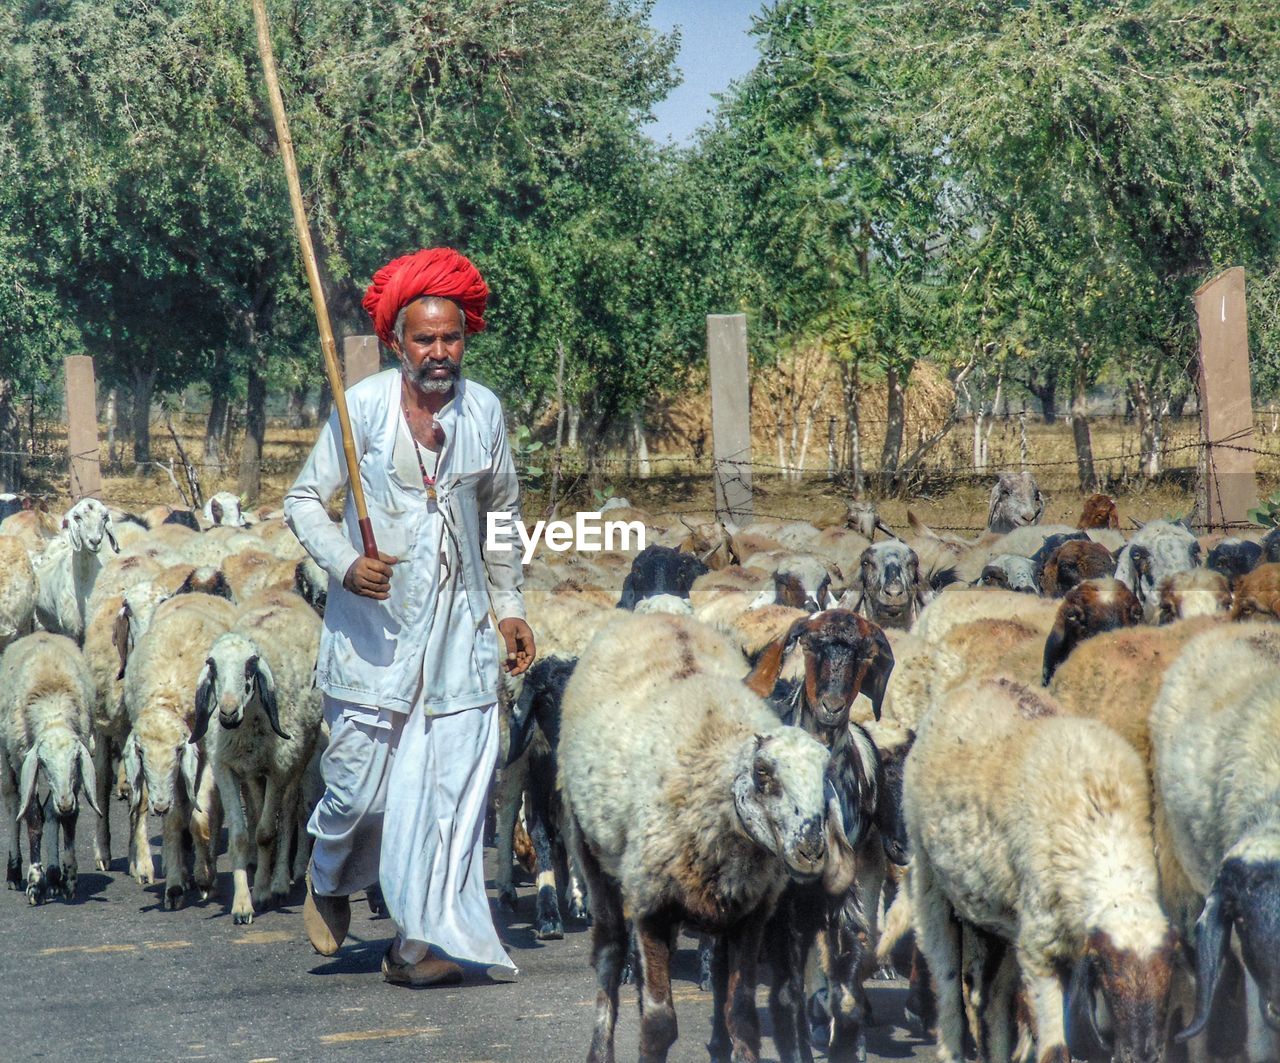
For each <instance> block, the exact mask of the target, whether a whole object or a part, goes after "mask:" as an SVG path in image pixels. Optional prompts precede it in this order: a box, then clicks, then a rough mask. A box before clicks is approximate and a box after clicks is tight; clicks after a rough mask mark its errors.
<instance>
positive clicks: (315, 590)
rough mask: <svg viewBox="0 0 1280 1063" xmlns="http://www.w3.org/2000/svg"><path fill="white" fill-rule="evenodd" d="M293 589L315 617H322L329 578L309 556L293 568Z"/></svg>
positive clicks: (327, 597)
mask: <svg viewBox="0 0 1280 1063" xmlns="http://www.w3.org/2000/svg"><path fill="white" fill-rule="evenodd" d="M293 589H294V590H295V591H296V592H297V593H298V595H299V596H300V597H301V598H302V600H303V601H305V602H306V603H307V604H308V605H309V606H311V608H312V609H314V610H315V612H316V615H318V616H324V607H325V604H326V603H327V602H328V600H329V577H328V576H327V575H326V574H325V571H324V569H322V568H321V567H320V566H319V565H317V564H316V563H315V561H314V560H313V559H312V558H311V556H310V555H308V556H307V557H304V558H303V559H302V560H301V561H299V562H298V564H297V567H296V568H294V570H293Z"/></svg>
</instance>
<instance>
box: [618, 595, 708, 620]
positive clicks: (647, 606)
mask: <svg viewBox="0 0 1280 1063" xmlns="http://www.w3.org/2000/svg"><path fill="white" fill-rule="evenodd" d="M632 612H634V613H641V614H644V613H671V614H672V615H673V616H693V606H691V605H690V604H689V599H688V598H677V597H676V596H675V595H674V594H653V595H650V596H649V597H648V598H641V599H640V601H638V602H636V607H635V609H633V610H632Z"/></svg>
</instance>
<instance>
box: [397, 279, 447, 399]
mask: <svg viewBox="0 0 1280 1063" xmlns="http://www.w3.org/2000/svg"><path fill="white" fill-rule="evenodd" d="M463 344H464V338H463V331H462V312H461V311H460V310H459V309H458V307H457V306H456V305H454V304H453V303H451V302H449V301H448V300H445V299H419V300H418V301H417V302H414V303H410V304H409V308H408V310H407V311H406V313H405V318H404V341H403V343H393V344H392V347H393V348H395V351H396V353H397V354H398V355H399V356H400V364H401V366H402V367H403V369H404V373H405V375H406V376H407V377H408V378H409V380H410V381H411V382H412V383H413V384H414V385H416V386H417V387H418V388H420V389H421V390H422V391H437V392H448V391H450V390H451V389H452V388H453V384H454V381H455V380H457V379H458V376H459V374H460V373H461V371H462V348H463Z"/></svg>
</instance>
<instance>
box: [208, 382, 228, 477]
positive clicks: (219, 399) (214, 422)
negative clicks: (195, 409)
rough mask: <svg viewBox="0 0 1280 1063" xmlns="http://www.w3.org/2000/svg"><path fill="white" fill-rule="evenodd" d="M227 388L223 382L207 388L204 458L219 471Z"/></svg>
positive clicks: (222, 451) (220, 469)
mask: <svg viewBox="0 0 1280 1063" xmlns="http://www.w3.org/2000/svg"><path fill="white" fill-rule="evenodd" d="M227 390H228V389H227V387H226V385H225V384H223V385H215V386H214V387H212V388H210V389H209V419H208V420H207V421H206V422H205V426H204V460H205V461H206V462H207V463H208V464H210V465H216V466H217V467H218V471H219V472H221V471H222V465H223V455H224V454H225V451H224V450H223V447H222V444H223V439H224V438H225V434H226V430H227V407H228V405H229V402H228V400H227Z"/></svg>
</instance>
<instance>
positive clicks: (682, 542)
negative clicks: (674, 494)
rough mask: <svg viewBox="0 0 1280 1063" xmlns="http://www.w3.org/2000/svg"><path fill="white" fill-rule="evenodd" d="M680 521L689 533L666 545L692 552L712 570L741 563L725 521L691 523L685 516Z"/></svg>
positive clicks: (687, 552)
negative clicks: (734, 550)
mask: <svg viewBox="0 0 1280 1063" xmlns="http://www.w3.org/2000/svg"><path fill="white" fill-rule="evenodd" d="M680 523H681V524H682V525H684V528H685V531H686V532H687V534H685V535H683V536H682V537H680V538H677V539H674V540H671V541H669V542H667V543H665V544H664V545H673V544H674V545H675V548H676V549H677V550H679V551H680V552H681V553H683V554H692V555H693V556H694V557H696V558H697V559H698V560H699V561H701V562H702V563H703V564H704V565H706V566H707V567H708V568H710V569H712V570H717V569H722V568H726V567H728V566H729V565H736V564H739V563H740V560H741V559H740V558H739V557H738V556H737V555H736V554H735V553H734V552H733V546H732V542H731V537H730V533H729V530H728V529H727V528H726V527H725V526H724V524H723V523H721V522H720V521H704V522H703V523H701V524H690V523H688V522H687V521H686V520H685V519H684V517H681V518H680ZM669 534H671V533H669Z"/></svg>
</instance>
